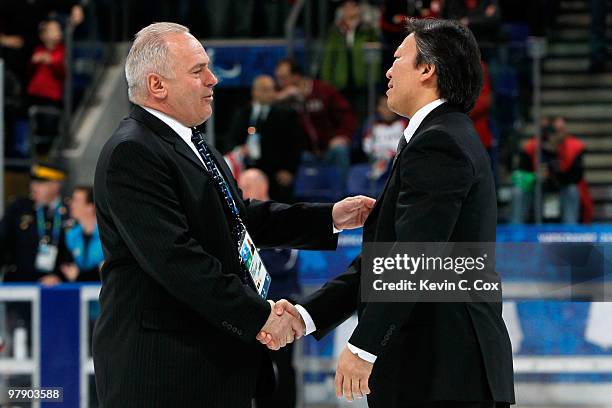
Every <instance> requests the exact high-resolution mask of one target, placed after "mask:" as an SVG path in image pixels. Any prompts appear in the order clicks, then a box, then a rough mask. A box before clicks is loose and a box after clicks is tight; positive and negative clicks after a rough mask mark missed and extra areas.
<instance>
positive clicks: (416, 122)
mask: <svg viewBox="0 0 612 408" xmlns="http://www.w3.org/2000/svg"><path fill="white" fill-rule="evenodd" d="M444 102H446V101H445V100H444V99H436V100H435V101H433V102H430V103H428V104H427V105H425V106H423V107H422V108H420V109H419V110H418V111H416V112H415V114H414V115H413V116H412V118H410V122H408V127H407V128H406V129H405V130H404V137H405V138H406V142H407V143H408V142H410V139H412V136H414V132H416V130H417V129H418V127H419V126H420V125H421V123H422V122H423V120H424V119H425V118H426V117H427V115H429V114H430V113H431V111H433V110H434V109H436V108H437V107H438V106H440V105H442V104H443V103H444ZM295 307H296V308H297V310H298V312H299V313H300V315H301V316H302V319H304V323H305V325H306V333H305V335H308V334H310V333H312V332H314V331H316V330H317V327H316V325H315V323H314V320H312V317H311V316H310V313H308V311H307V310H306V309H304V307H303V306H301V305H295ZM346 346H347V347H348V349H349V350H350V351H351V353H353V354H356V355H357V356H358V357H359V358H361V359H362V360H365V361H368V362H370V363H374V362H375V361H376V356H375V355H374V354H372V353H369V352H367V351H365V350H362V349H360V348H359V347H355V346H354V345H352V344H351V343H347V344H346Z"/></svg>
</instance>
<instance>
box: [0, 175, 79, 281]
mask: <svg viewBox="0 0 612 408" xmlns="http://www.w3.org/2000/svg"><path fill="white" fill-rule="evenodd" d="M31 176H32V181H31V183H30V192H31V199H30V198H27V199H26V198H24V199H18V200H16V201H15V202H13V203H12V204H11V205H10V206H9V207H8V208H7V210H6V214H5V216H4V218H3V219H2V221H1V222H0V251H1V253H0V259H1V260H2V264H3V265H4V266H5V268H6V269H5V276H4V281H5V282H36V281H38V282H40V283H42V284H45V285H54V284H56V283H60V282H61V281H62V274H61V272H60V265H61V264H63V263H64V262H66V261H67V260H68V259H69V254H68V250H67V248H66V245H65V235H64V227H65V226H66V221H67V220H68V218H69V217H68V211H67V210H66V207H64V205H63V204H62V199H61V195H60V191H61V188H62V183H63V180H64V178H65V173H64V172H63V170H62V169H61V168H59V167H57V166H53V165H51V164H36V165H34V166H32V170H31Z"/></svg>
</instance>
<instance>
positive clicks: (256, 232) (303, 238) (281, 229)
mask: <svg viewBox="0 0 612 408" xmlns="http://www.w3.org/2000/svg"><path fill="white" fill-rule="evenodd" d="M245 205H246V206H247V214H248V219H247V227H248V230H249V232H250V233H251V234H252V235H253V239H254V240H255V242H256V243H257V246H258V247H261V248H295V249H318V250H334V249H336V246H337V244H338V234H334V233H333V218H332V207H333V204H317V203H297V204H292V205H289V204H282V203H277V202H275V201H257V200H248V201H245Z"/></svg>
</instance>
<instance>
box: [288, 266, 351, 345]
mask: <svg viewBox="0 0 612 408" xmlns="http://www.w3.org/2000/svg"><path fill="white" fill-rule="evenodd" d="M360 279H361V255H359V256H358V257H357V258H355V259H354V260H353V262H352V263H351V264H350V266H349V267H348V269H347V271H346V272H344V273H343V274H342V275H339V276H337V277H336V278H334V279H332V280H330V281H328V282H327V283H326V284H325V285H323V287H322V288H321V289H319V290H317V291H316V292H315V293H313V294H312V295H310V296H307V297H306V298H305V299H304V300H303V301H302V302H301V303H300V304H301V305H302V306H303V307H304V309H306V311H307V312H308V314H310V317H312V320H313V321H314V323H315V326H316V327H317V330H316V331H315V332H314V333H313V336H314V337H315V338H316V339H317V340H320V339H321V338H323V337H324V336H326V335H327V334H328V333H329V332H331V331H332V330H333V329H335V328H336V327H337V326H338V325H339V324H340V323H342V322H344V321H345V320H346V319H348V318H349V317H350V316H351V315H352V314H353V313H355V311H357V306H358V305H359V283H360Z"/></svg>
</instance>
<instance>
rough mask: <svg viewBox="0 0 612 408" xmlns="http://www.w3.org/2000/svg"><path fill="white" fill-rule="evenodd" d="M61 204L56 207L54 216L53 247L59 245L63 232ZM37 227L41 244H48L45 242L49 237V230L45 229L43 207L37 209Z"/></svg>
mask: <svg viewBox="0 0 612 408" xmlns="http://www.w3.org/2000/svg"><path fill="white" fill-rule="evenodd" d="M60 207H61V204H58V205H57V207H55V215H54V216H53V230H52V231H51V245H57V244H58V243H59V239H60V233H61V230H62V214H61V212H60ZM36 226H37V228H38V239H39V240H40V242H41V243H43V244H47V242H43V241H44V238H45V237H46V236H47V234H46V232H47V229H46V228H45V214H43V210H42V207H38V208H37V209H36Z"/></svg>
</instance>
